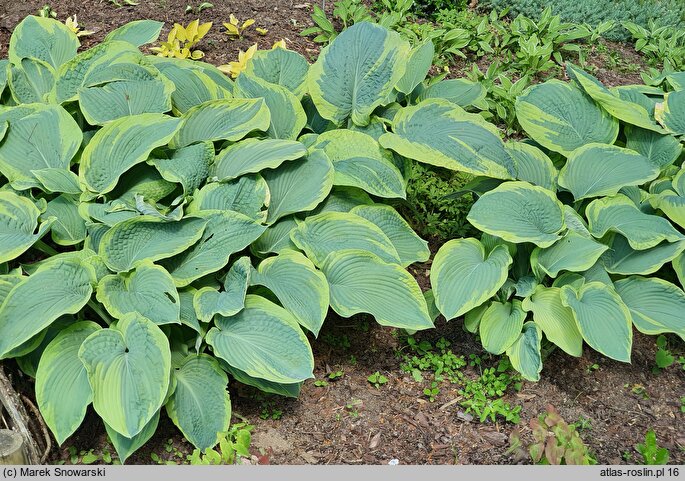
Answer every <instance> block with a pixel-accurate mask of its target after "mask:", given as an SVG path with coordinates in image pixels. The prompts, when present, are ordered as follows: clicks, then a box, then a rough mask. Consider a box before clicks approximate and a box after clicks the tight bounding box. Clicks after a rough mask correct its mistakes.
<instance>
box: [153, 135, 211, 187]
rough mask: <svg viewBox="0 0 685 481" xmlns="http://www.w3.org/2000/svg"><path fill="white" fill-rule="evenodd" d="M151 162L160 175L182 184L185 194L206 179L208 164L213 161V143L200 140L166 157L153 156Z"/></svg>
mask: <svg viewBox="0 0 685 481" xmlns="http://www.w3.org/2000/svg"><path fill="white" fill-rule="evenodd" d="M151 162H152V164H153V165H154V166H155V167H156V168H157V170H158V171H159V173H160V174H161V176H162V177H163V178H164V179H165V180H168V181H169V182H176V183H179V184H181V185H182V186H183V192H184V193H185V194H186V195H189V194H192V193H193V192H194V191H195V189H198V188H199V187H200V185H202V183H203V182H204V181H205V179H207V176H208V175H209V166H210V165H211V164H212V163H213V162H214V145H212V143H211V142H202V143H198V144H193V145H189V146H188V147H183V148H181V149H178V150H174V151H172V152H171V153H170V155H169V156H168V157H167V158H153V159H151Z"/></svg>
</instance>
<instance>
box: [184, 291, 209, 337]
mask: <svg viewBox="0 0 685 481" xmlns="http://www.w3.org/2000/svg"><path fill="white" fill-rule="evenodd" d="M196 293H197V289H195V288H194V287H189V288H187V289H183V290H180V291H178V298H179V304H180V307H181V313H180V321H181V324H183V325H185V326H188V327H190V328H191V329H192V330H194V331H195V332H197V333H199V334H202V335H204V333H205V332H206V331H207V329H203V326H200V320H199V319H198V318H197V314H196V312H195V306H193V299H194V298H195V294H196Z"/></svg>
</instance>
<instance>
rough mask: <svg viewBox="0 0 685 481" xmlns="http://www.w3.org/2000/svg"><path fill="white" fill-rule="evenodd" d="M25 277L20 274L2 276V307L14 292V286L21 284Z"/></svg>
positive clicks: (0, 282)
mask: <svg viewBox="0 0 685 481" xmlns="http://www.w3.org/2000/svg"><path fill="white" fill-rule="evenodd" d="M24 279H25V276H22V275H19V274H3V275H2V276H0V306H2V303H3V302H4V301H5V298H6V297H7V296H8V295H9V293H10V292H11V291H12V289H13V288H14V286H16V285H17V284H19V283H20V282H21V281H22V280H24Z"/></svg>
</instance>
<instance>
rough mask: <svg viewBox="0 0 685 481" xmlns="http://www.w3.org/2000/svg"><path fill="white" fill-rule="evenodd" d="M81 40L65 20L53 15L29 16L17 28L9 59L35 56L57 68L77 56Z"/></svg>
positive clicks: (18, 60) (14, 32) (16, 61)
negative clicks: (61, 20)
mask: <svg viewBox="0 0 685 481" xmlns="http://www.w3.org/2000/svg"><path fill="white" fill-rule="evenodd" d="M78 47H79V41H78V38H77V37H76V35H75V34H74V32H72V31H71V30H70V29H69V28H68V27H67V26H65V25H64V24H63V23H61V22H58V21H57V20H53V19H51V18H43V17H35V16H33V15H29V16H28V17H26V18H24V20H22V21H21V22H20V23H19V25H17V26H16V27H15V28H14V31H13V32H12V36H11V37H10V44H9V52H8V56H9V60H10V62H12V63H13V64H15V65H16V64H18V63H20V62H21V59H24V58H35V59H38V60H42V61H44V62H47V63H49V64H50V65H52V67H53V68H55V69H56V68H58V67H59V66H60V65H62V64H63V63H64V62H66V61H67V60H69V59H71V58H72V57H74V56H75V55H76V50H78Z"/></svg>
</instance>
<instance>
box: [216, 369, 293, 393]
mask: <svg viewBox="0 0 685 481" xmlns="http://www.w3.org/2000/svg"><path fill="white" fill-rule="evenodd" d="M219 362H220V364H221V367H222V368H223V369H224V371H226V372H227V373H229V374H230V375H231V376H233V377H234V378H235V380H236V381H238V382H240V383H243V384H247V385H248V386H253V387H256V388H257V389H259V390H260V391H264V392H268V393H271V394H277V395H279V396H285V397H292V398H298V397H299V396H300V390H301V389H302V384H303V383H301V382H296V383H292V384H279V383H277V382H272V381H267V380H266V379H259V378H257V377H252V376H249V375H247V374H245V373H244V372H243V371H241V370H240V369H236V368H234V367H232V366H229V365H228V364H226V362H225V361H223V360H220V361H219Z"/></svg>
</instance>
